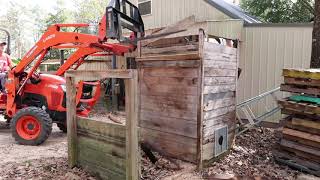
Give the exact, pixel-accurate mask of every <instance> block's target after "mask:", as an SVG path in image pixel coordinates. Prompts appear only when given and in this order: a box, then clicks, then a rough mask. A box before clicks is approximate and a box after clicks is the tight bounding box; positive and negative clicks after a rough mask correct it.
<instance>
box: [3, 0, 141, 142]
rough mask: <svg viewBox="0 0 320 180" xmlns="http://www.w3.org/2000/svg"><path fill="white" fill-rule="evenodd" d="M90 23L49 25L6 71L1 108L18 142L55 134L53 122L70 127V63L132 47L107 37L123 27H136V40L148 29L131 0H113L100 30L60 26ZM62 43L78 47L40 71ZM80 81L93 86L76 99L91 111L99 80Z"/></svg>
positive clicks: (82, 110) (132, 39)
mask: <svg viewBox="0 0 320 180" xmlns="http://www.w3.org/2000/svg"><path fill="white" fill-rule="evenodd" d="M88 26H89V24H55V25H52V26H50V27H49V28H48V30H47V31H46V32H45V33H44V34H43V35H42V37H41V39H40V40H39V41H38V42H37V43H36V44H35V45H34V46H33V47H32V48H31V49H30V50H29V51H28V52H27V53H26V55H25V56H24V57H23V58H22V60H21V61H20V63H19V64H18V65H17V66H15V67H13V68H12V69H11V70H10V71H9V72H8V79H7V81H6V87H5V88H6V93H1V94H0V109H2V110H3V111H4V114H5V116H6V118H7V119H8V120H9V121H10V123H11V129H12V135H13V137H14V138H15V140H16V141H17V142H18V143H19V144H24V145H39V144H41V143H43V142H44V141H45V140H46V139H47V138H48V137H49V135H50V134H51V131H52V124H53V123H57V125H58V127H59V128H60V129H62V130H66V122H65V121H66V110H67V109H66V85H65V84H66V81H65V79H64V78H63V77H62V76H63V75H64V73H65V72H66V71H67V70H68V69H71V68H72V69H77V68H78V67H79V66H80V65H81V64H82V63H83V62H84V60H85V58H86V57H87V56H91V55H93V56H106V55H108V56H110V55H120V56H121V55H123V54H124V53H126V52H129V51H132V50H134V49H135V45H134V44H133V43H129V44H122V43H108V39H118V40H119V41H120V40H121V41H122V40H124V37H122V31H123V29H127V30H129V31H131V32H132V33H131V36H130V38H128V39H129V40H127V42H135V41H136V37H137V33H141V34H142V35H143V34H144V25H143V21H142V19H141V16H140V12H139V10H138V8H137V7H136V6H134V5H133V4H131V3H130V2H128V1H127V0H111V2H110V4H109V5H108V7H107V8H106V14H105V15H104V16H103V18H102V20H101V22H100V23H99V31H98V35H90V34H82V33H77V32H62V31H61V28H63V27H74V28H85V27H88ZM64 48H73V49H76V50H75V52H74V53H73V54H72V55H70V57H69V58H68V59H67V60H66V62H65V63H64V64H63V65H62V66H61V67H60V68H59V69H58V70H57V71H56V72H55V74H54V75H52V74H41V73H37V69H38V68H39V66H40V64H41V63H42V62H43V59H44V57H45V56H46V54H47V53H48V51H49V50H50V49H64ZM78 86H79V87H78V90H82V91H85V90H86V89H87V91H88V90H89V91H92V92H91V93H92V95H90V97H85V98H84V97H83V94H84V92H78V93H81V94H82V95H80V96H77V97H79V98H81V99H78V101H77V102H79V104H78V106H77V108H78V110H77V113H78V114H79V115H82V116H87V115H88V113H89V112H90V110H91V109H92V106H94V104H95V102H96V101H97V98H98V97H99V93H100V83H99V82H83V83H81V84H79V85H78ZM86 87H87V88H86ZM93 89H95V91H94V92H93ZM89 94H90V93H89Z"/></svg>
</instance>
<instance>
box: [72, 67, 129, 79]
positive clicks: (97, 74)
mask: <svg viewBox="0 0 320 180" xmlns="http://www.w3.org/2000/svg"><path fill="white" fill-rule="evenodd" d="M132 72H133V71H132V70H130V69H128V70H123V69H112V70H110V69H109V70H108V69H106V70H104V71H77V70H68V71H67V72H66V77H76V79H81V80H90V81H96V80H100V79H105V78H121V79H130V78H132Z"/></svg>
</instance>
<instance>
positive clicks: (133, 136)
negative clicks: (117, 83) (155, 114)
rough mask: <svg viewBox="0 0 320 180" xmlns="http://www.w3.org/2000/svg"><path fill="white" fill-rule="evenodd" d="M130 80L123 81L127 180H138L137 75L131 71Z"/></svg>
mask: <svg viewBox="0 0 320 180" xmlns="http://www.w3.org/2000/svg"><path fill="white" fill-rule="evenodd" d="M132 77H133V78H132V79H130V80H125V94H126V115H127V119H126V154H127V180H133V179H134V180H137V179H139V178H140V172H139V171H140V168H139V161H140V151H139V146H138V128H137V126H138V118H139V98H138V73H137V71H132Z"/></svg>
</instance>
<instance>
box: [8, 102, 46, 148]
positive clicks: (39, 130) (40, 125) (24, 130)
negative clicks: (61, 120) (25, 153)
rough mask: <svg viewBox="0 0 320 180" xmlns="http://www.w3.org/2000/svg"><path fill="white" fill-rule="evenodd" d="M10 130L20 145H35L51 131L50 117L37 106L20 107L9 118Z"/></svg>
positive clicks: (41, 141) (43, 139) (40, 142)
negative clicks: (10, 118)
mask: <svg viewBox="0 0 320 180" xmlns="http://www.w3.org/2000/svg"><path fill="white" fill-rule="evenodd" d="M11 132H12V136H13V137H14V138H15V140H16V141H17V142H18V143H19V144H22V145H32V146H36V145H39V144H42V143H43V142H44V141H45V140H47V139H48V137H49V136H50V134H51V132H52V119H51V118H50V116H49V114H48V113H47V112H46V111H45V110H43V109H41V108H38V107H26V108H23V109H20V110H19V111H18V112H17V113H16V114H15V115H14V116H13V118H12V120H11Z"/></svg>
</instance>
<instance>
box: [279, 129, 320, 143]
mask: <svg viewBox="0 0 320 180" xmlns="http://www.w3.org/2000/svg"><path fill="white" fill-rule="evenodd" d="M282 133H283V134H287V135H290V136H295V137H299V138H302V139H306V140H310V141H314V142H317V143H320V136H317V135H313V134H310V133H306V132H301V131H296V130H293V129H289V128H284V129H283V130H282Z"/></svg>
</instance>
